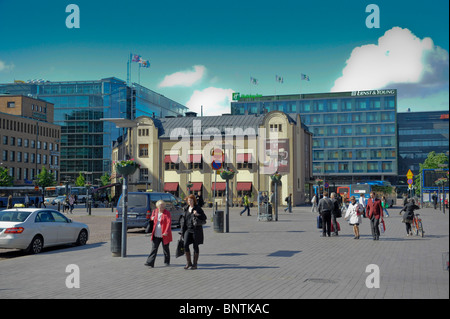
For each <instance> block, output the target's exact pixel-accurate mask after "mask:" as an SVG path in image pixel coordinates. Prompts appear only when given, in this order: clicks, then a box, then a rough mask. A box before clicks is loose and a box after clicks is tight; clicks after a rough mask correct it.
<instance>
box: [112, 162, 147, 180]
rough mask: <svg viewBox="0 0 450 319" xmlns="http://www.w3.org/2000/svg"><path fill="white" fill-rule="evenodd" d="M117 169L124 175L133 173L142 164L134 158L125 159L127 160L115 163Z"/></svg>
mask: <svg viewBox="0 0 450 319" xmlns="http://www.w3.org/2000/svg"><path fill="white" fill-rule="evenodd" d="M115 166H116V171H117V172H118V173H119V174H121V175H124V176H128V175H133V174H134V172H136V170H137V169H138V168H139V167H140V166H141V165H140V164H138V163H136V162H135V161H134V159H131V160H125V161H118V162H116V163H115Z"/></svg>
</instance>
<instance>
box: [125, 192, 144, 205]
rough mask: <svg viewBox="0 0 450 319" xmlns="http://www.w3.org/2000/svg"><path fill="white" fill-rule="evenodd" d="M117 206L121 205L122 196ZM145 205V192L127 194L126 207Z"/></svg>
mask: <svg viewBox="0 0 450 319" xmlns="http://www.w3.org/2000/svg"><path fill="white" fill-rule="evenodd" d="M119 206H120V207H122V198H121V199H120V203H119ZM130 206H133V207H147V195H145V194H128V207H130Z"/></svg>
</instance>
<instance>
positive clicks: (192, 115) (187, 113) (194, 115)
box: [184, 112, 197, 117]
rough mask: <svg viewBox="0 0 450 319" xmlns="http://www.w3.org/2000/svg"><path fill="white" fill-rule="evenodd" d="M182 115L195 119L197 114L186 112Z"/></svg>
mask: <svg viewBox="0 0 450 319" xmlns="http://www.w3.org/2000/svg"><path fill="white" fill-rule="evenodd" d="M184 115H185V116H186V117H197V113H196V112H186V113H184Z"/></svg>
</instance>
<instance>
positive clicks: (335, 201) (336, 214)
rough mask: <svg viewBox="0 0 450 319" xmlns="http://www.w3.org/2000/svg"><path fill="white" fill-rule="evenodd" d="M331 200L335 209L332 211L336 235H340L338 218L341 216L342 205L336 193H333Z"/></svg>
mask: <svg viewBox="0 0 450 319" xmlns="http://www.w3.org/2000/svg"><path fill="white" fill-rule="evenodd" d="M330 197H331V201H332V203H333V210H332V211H331V222H332V223H333V228H334V236H338V235H339V233H338V230H339V229H338V223H337V220H336V218H338V217H341V216H342V213H341V207H340V205H339V201H338V199H337V198H336V197H337V196H336V193H331V196H330Z"/></svg>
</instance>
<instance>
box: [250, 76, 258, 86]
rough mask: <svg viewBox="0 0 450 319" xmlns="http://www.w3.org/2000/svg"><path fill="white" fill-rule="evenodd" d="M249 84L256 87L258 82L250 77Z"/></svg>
mask: <svg viewBox="0 0 450 319" xmlns="http://www.w3.org/2000/svg"><path fill="white" fill-rule="evenodd" d="M250 83H251V84H255V85H258V80H257V79H255V78H253V77H250Z"/></svg>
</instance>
